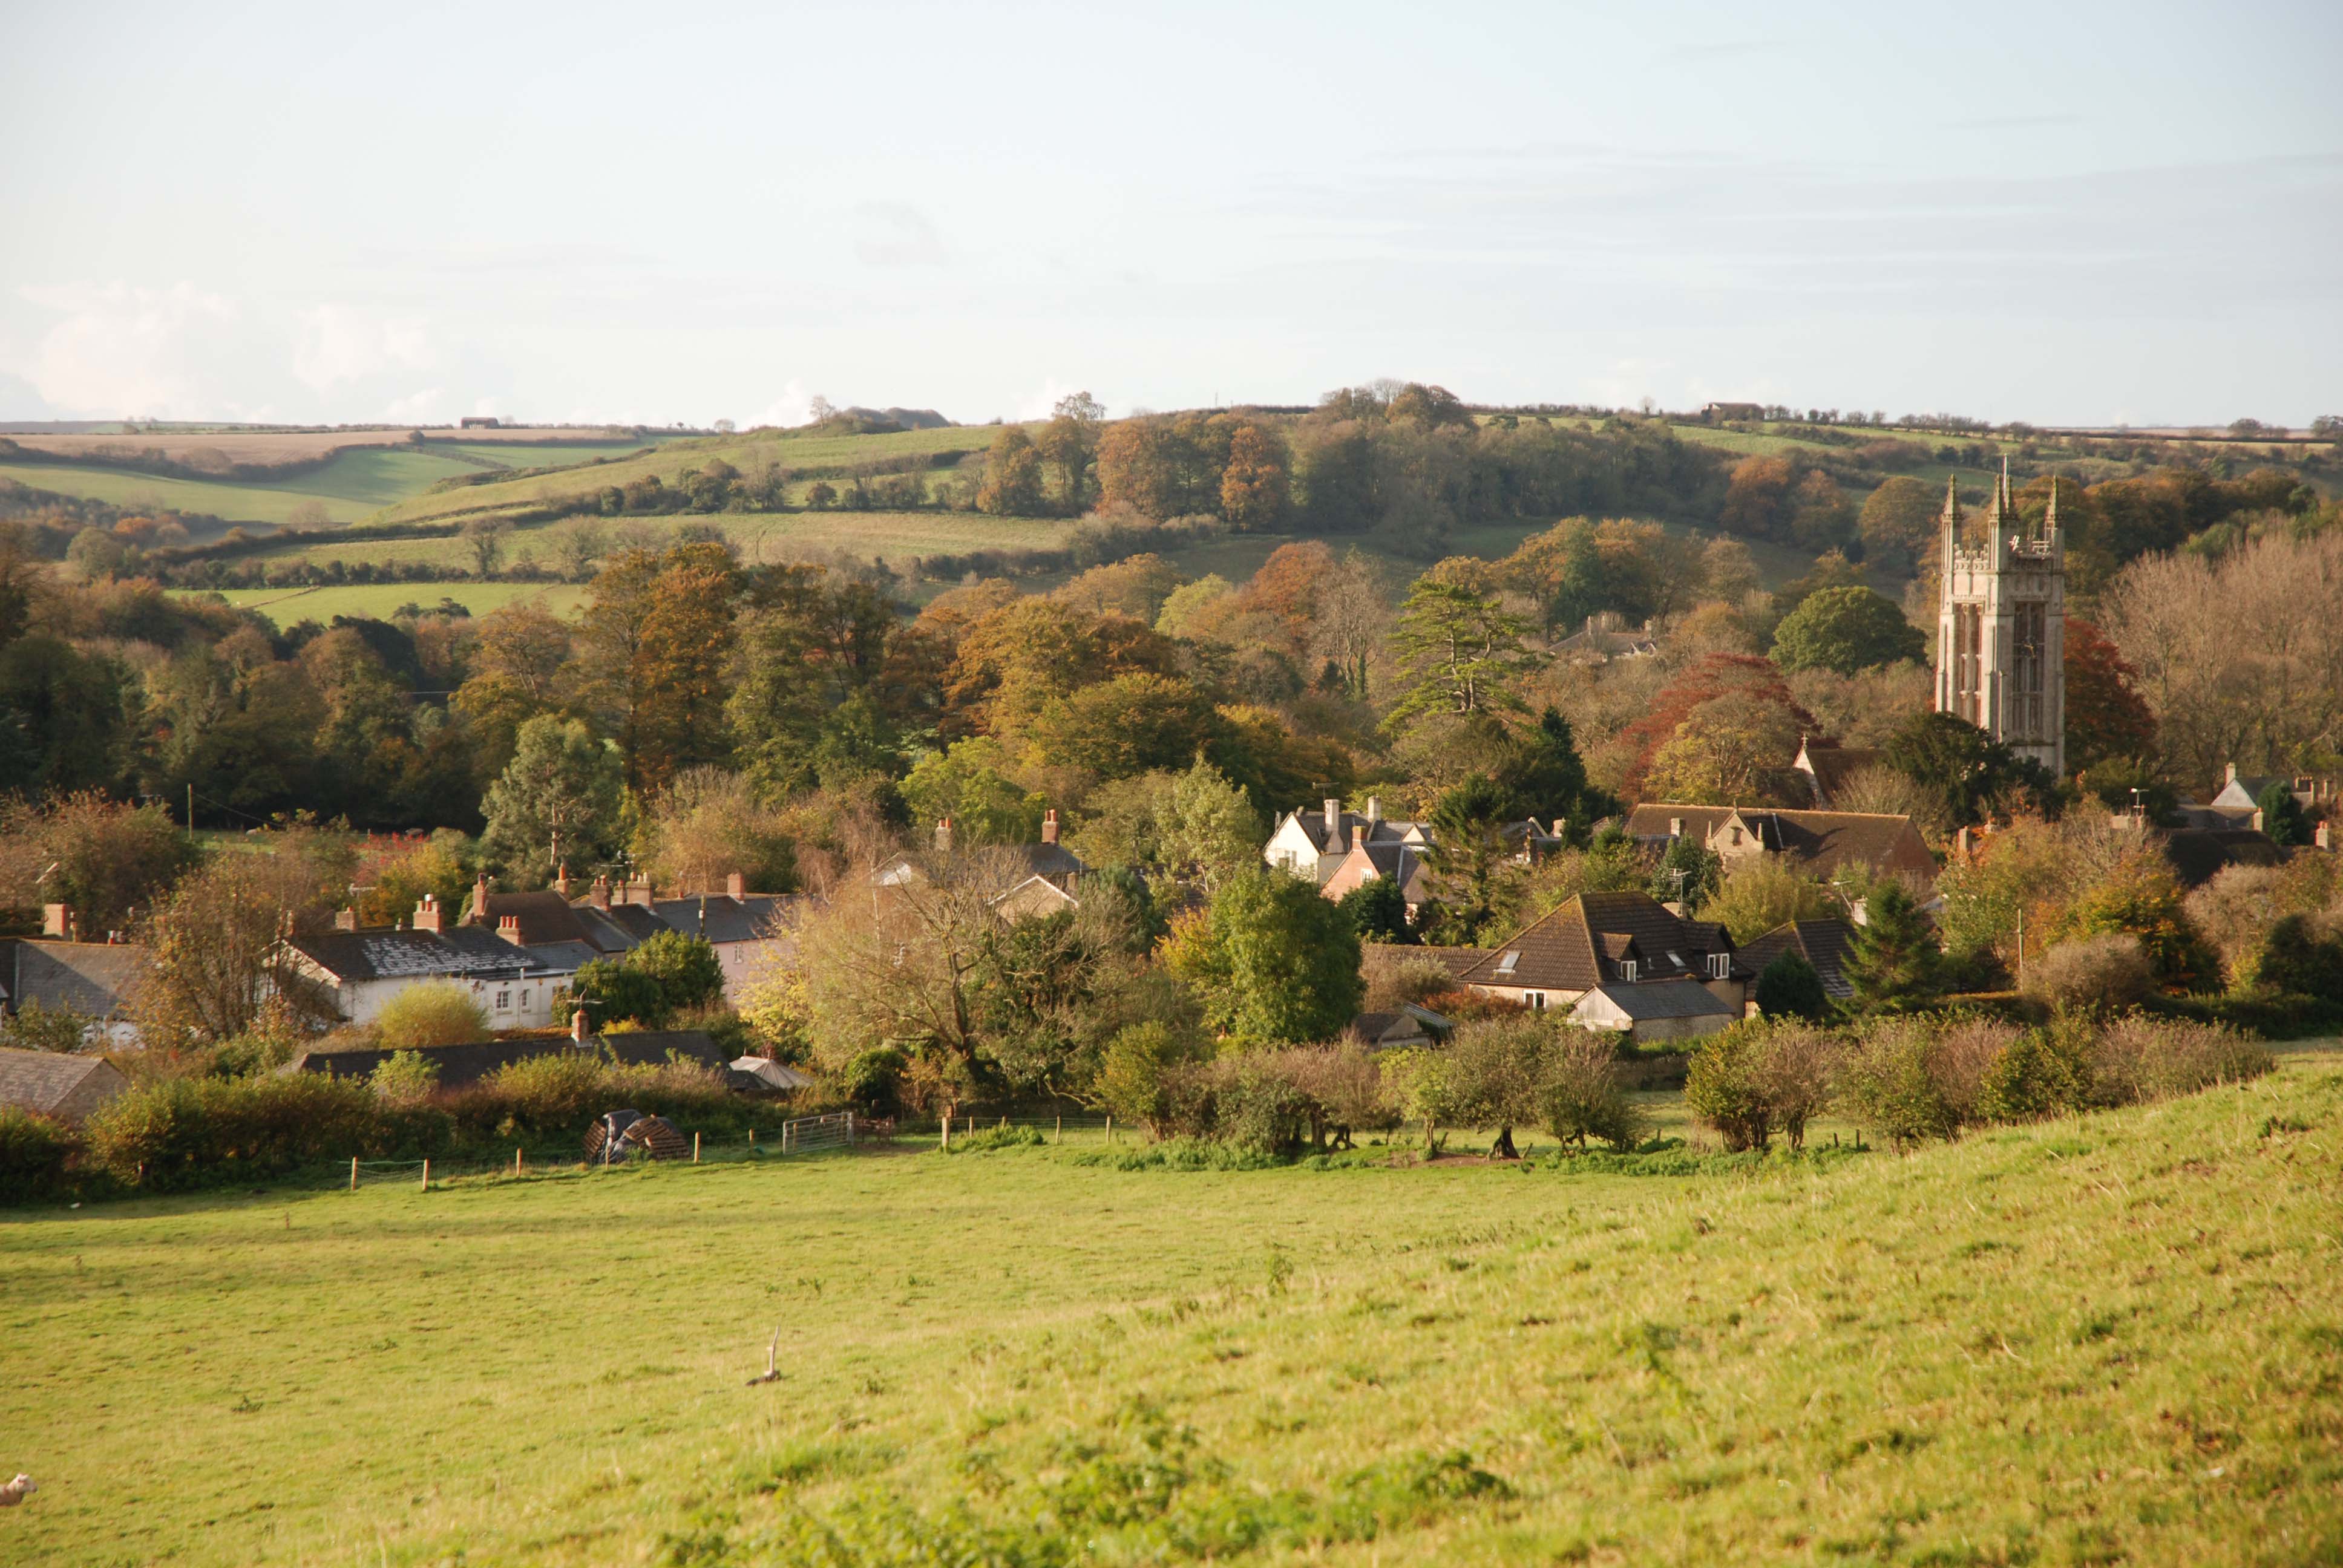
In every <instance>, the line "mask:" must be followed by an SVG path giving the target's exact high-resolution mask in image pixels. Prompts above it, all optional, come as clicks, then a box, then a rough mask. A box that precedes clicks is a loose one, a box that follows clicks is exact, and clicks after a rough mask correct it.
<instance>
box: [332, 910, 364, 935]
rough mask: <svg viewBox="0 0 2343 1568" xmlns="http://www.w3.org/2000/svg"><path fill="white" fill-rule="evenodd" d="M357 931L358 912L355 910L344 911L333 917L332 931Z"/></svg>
mask: <svg viewBox="0 0 2343 1568" xmlns="http://www.w3.org/2000/svg"><path fill="white" fill-rule="evenodd" d="M357 929H358V912H357V910H351V909H345V910H341V911H340V912H339V913H338V914H337V915H335V916H334V930H337V931H354V930H357Z"/></svg>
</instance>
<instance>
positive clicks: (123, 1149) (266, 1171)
mask: <svg viewBox="0 0 2343 1568" xmlns="http://www.w3.org/2000/svg"><path fill="white" fill-rule="evenodd" d="M83 1131H84V1136H85V1138H86V1140H87V1143H88V1151H89V1153H88V1157H89V1160H90V1161H91V1162H92V1163H93V1164H95V1165H96V1166H97V1167H98V1168H99V1169H101V1170H103V1171H106V1173H107V1174H109V1175H111V1176H113V1177H114V1178H116V1180H117V1181H121V1182H123V1183H124V1184H125V1185H126V1186H137V1187H142V1188H146V1189H148V1190H151V1191H176V1190H180V1189H184V1188H190V1187H200V1186H204V1185H206V1184H208V1183H211V1182H215V1181H245V1180H248V1179H250V1178H252V1177H256V1176H273V1175H282V1174H284V1173H285V1172H287V1171H294V1170H297V1169H299V1168H300V1167H301V1166H304V1165H309V1164H315V1163H317V1162H318V1161H326V1160H347V1159H348V1158H350V1157H351V1156H352V1155H361V1156H376V1155H383V1154H388V1153H394V1152H398V1151H423V1152H428V1151H433V1150H435V1149H437V1148H439V1147H443V1146H444V1145H445V1142H446V1140H447V1125H446V1119H445V1118H443V1117H439V1116H437V1115H436V1114H434V1113H431V1112H406V1113H401V1112H398V1111H394V1110H392V1109H391V1108H389V1107H387V1106H385V1105H384V1104H383V1102H382V1101H380V1100H379V1099H377V1097H376V1095H375V1093H374V1091H372V1090H371V1089H369V1088H368V1087H367V1085H366V1084H365V1083H364V1082H362V1081H355V1080H351V1079H346V1078H344V1079H336V1078H323V1077H319V1076H317V1075H315V1074H312V1073H294V1074H290V1075H287V1076H284V1077H268V1078H249V1079H216V1078H177V1079H165V1080H162V1081H157V1082H155V1083H149V1084H145V1085H142V1086H140V1087H138V1088H135V1089H132V1090H131V1091H128V1092H127V1093H125V1094H122V1095H118V1096H116V1098H115V1099H114V1100H112V1101H108V1102H107V1103H106V1104H105V1105H104V1106H101V1107H100V1108H99V1109H98V1111H97V1112H96V1114H95V1115H93V1116H92V1117H91V1118H90V1119H89V1121H87V1122H86V1123H85V1126H84V1129H83Z"/></svg>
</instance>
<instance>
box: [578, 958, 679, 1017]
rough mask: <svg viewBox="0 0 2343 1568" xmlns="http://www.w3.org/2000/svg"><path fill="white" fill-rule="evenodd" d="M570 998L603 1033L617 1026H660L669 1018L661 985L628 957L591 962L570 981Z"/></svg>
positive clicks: (582, 966)
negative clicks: (636, 966)
mask: <svg viewBox="0 0 2343 1568" xmlns="http://www.w3.org/2000/svg"><path fill="white" fill-rule="evenodd" d="M569 997H570V1000H572V1001H575V1002H577V1003H578V1004H579V1005H580V1006H582V1007H584V1008H585V1009H586V1010H587V1016H588V1017H589V1018H591V1019H592V1020H594V1022H595V1025H596V1026H597V1027H598V1028H599V1029H602V1030H608V1029H609V1028H611V1027H612V1026H613V1025H615V1024H620V1023H637V1024H652V1025H655V1024H658V1023H660V1022H662V1021H664V1020H665V1019H666V1017H667V997H666V993H665V992H663V991H662V990H660V989H659V981H658V980H654V979H653V978H652V977H651V976H649V975H648V974H646V973H644V972H643V971H642V970H639V969H636V968H634V967H633V966H632V965H630V964H628V962H627V960H626V959H625V958H624V957H619V958H615V959H589V960H587V961H586V962H584V963H582V964H580V965H578V972H577V973H576V974H575V975H572V976H571V977H570V979H569Z"/></svg>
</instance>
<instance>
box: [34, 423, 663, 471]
mask: <svg viewBox="0 0 2343 1568" xmlns="http://www.w3.org/2000/svg"><path fill="white" fill-rule="evenodd" d="M411 428H412V427H407V426H403V425H402V426H397V427H387V428H383V429H376V430H256V429H243V428H237V427H212V428H205V427H200V426H196V427H170V426H166V427H162V428H159V429H155V430H145V429H141V430H139V431H137V432H136V434H131V435H121V434H106V433H99V432H89V431H46V430H43V431H31V432H27V433H24V434H17V435H11V436H9V437H7V439H9V440H11V441H14V442H15V443H16V445H18V446H20V447H25V448H26V449H27V450H30V451H41V452H54V453H56V454H57V455H59V456H60V457H90V456H106V455H107V454H120V455H123V456H126V457H136V456H139V455H142V454H145V453H147V452H160V453H161V454H162V455H163V456H164V457H166V458H167V459H169V460H170V461H172V462H186V461H188V460H189V459H190V458H194V459H196V461H198V462H200V461H202V460H203V459H204V458H205V457H206V455H215V454H216V456H217V457H220V458H222V459H225V460H226V462H229V463H238V464H247V463H257V464H272V465H273V464H278V463H307V462H313V461H315V460H316V459H317V458H319V457H325V456H326V455H327V454H328V453H332V452H337V451H342V450H346V449H351V448H357V447H403V446H406V445H407V444H408V443H409V441H410V439H411V438H412V437H411V433H410V432H411ZM422 436H423V438H424V440H425V441H426V442H438V441H460V442H462V443H464V444H471V443H474V442H480V443H493V444H494V445H497V446H517V447H528V446H537V445H540V444H542V443H545V442H548V441H556V442H558V441H596V442H604V441H625V442H628V445H626V446H622V447H619V450H621V451H628V450H631V449H632V448H633V447H639V446H642V445H644V444H645V442H647V441H649V440H653V439H657V437H655V436H651V437H632V436H631V435H630V434H628V433H627V432H623V431H613V430H612V429H610V428H608V427H604V426H599V425H589V426H547V427H543V428H528V429H498V430H495V431H485V430H482V431H467V432H461V433H459V432H458V431H455V430H449V429H445V428H442V429H437V430H430V429H427V430H424V431H423V432H422ZM557 449H558V448H557Z"/></svg>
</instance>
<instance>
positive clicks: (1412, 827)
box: [1279, 807, 1432, 856]
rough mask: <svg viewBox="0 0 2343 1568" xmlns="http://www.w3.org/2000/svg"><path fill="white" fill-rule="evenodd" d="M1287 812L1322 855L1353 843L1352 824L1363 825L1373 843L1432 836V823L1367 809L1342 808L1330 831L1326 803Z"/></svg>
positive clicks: (1336, 852)
mask: <svg viewBox="0 0 2343 1568" xmlns="http://www.w3.org/2000/svg"><path fill="white" fill-rule="evenodd" d="M1287 815H1288V816H1290V817H1292V819H1293V820H1294V822H1295V823H1296V824H1297V825H1299V826H1300V828H1301V829H1302V832H1303V834H1305V835H1306V836H1307V837H1308V838H1309V839H1310V842H1311V843H1312V844H1313V845H1315V846H1316V847H1317V849H1318V852H1319V854H1321V855H1328V854H1332V855H1336V856H1340V855H1342V853H1344V852H1345V851H1347V850H1348V849H1350V847H1351V829H1353V828H1364V829H1366V830H1367V842H1368V843H1370V844H1396V843H1399V842H1400V841H1401V840H1403V839H1406V838H1408V837H1409V836H1410V835H1413V836H1415V837H1417V838H1429V837H1430V836H1431V831H1432V829H1431V825H1430V824H1429V823H1423V822H1410V821H1404V820H1402V819H1398V818H1393V817H1370V816H1368V815H1367V814H1366V813H1365V812H1364V811H1342V812H1338V813H1336V814H1335V819H1334V821H1335V827H1334V830H1333V831H1332V832H1331V833H1330V832H1328V831H1327V830H1326V811H1325V809H1324V808H1323V807H1320V808H1317V809H1313V810H1306V811H1290V812H1288V813H1287ZM1279 826H1280V827H1282V826H1283V824H1282V823H1280V824H1279Z"/></svg>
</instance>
